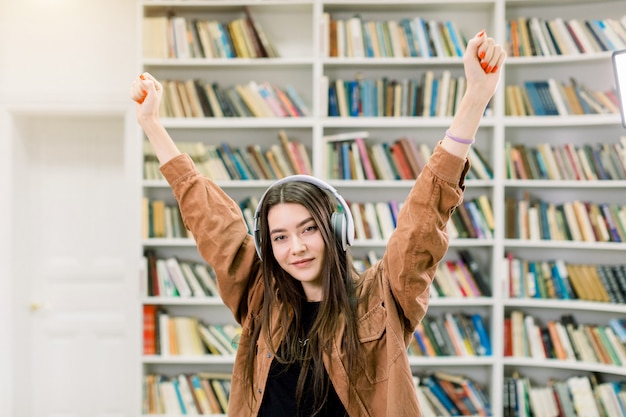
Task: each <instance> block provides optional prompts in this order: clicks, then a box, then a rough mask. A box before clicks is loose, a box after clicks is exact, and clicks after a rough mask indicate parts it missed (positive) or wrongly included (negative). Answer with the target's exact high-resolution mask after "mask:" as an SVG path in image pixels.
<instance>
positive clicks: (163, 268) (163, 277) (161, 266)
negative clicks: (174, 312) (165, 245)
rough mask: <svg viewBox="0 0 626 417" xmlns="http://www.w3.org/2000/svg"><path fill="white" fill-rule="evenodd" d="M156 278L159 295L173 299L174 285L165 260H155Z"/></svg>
mask: <svg viewBox="0 0 626 417" xmlns="http://www.w3.org/2000/svg"><path fill="white" fill-rule="evenodd" d="M156 269H157V277H158V278H159V279H158V282H159V294H161V296H163V297H174V296H175V295H176V292H177V291H176V284H175V283H174V280H173V279H172V276H171V274H170V271H169V269H168V267H167V263H166V262H165V259H157V260H156Z"/></svg>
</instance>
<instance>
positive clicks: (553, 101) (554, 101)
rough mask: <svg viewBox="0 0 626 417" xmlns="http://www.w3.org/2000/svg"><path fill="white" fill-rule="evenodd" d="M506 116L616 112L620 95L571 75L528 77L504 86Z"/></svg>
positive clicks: (612, 89) (617, 111)
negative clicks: (530, 78)
mask: <svg viewBox="0 0 626 417" xmlns="http://www.w3.org/2000/svg"><path fill="white" fill-rule="evenodd" d="M504 110H505V114H506V115H507V116H567V115H586V114H618V113H619V98H618V95H617V92H616V90H615V89H614V88H609V89H607V90H592V89H590V88H588V87H587V86H586V85H584V84H582V83H580V82H579V81H577V80H575V79H574V78H572V77H570V79H569V82H565V81H558V80H556V79H555V78H548V79H547V80H545V79H544V80H527V81H524V82H523V84H521V85H513V84H512V85H507V86H506V87H505V108H504Z"/></svg>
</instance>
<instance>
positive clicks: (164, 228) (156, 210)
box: [141, 196, 192, 239]
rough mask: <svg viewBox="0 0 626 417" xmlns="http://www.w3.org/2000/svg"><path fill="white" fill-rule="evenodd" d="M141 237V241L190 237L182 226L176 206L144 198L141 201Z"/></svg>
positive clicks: (163, 201) (160, 200)
mask: <svg viewBox="0 0 626 417" xmlns="http://www.w3.org/2000/svg"><path fill="white" fill-rule="evenodd" d="M141 236H142V238H143V239H149V238H191V237H192V235H191V232H190V231H189V230H187V229H186V228H185V226H184V224H183V220H182V218H181V215H180V209H179V207H178V205H176V204H168V203H166V201H165V200H162V199H151V198H149V197H146V196H144V197H142V200H141Z"/></svg>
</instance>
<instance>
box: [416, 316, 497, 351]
mask: <svg viewBox="0 0 626 417" xmlns="http://www.w3.org/2000/svg"><path fill="white" fill-rule="evenodd" d="M413 334H414V336H415V337H414V339H413V340H412V341H411V344H410V345H409V350H408V352H409V355H414V356H428V357H437V356H460V357H468V356H491V355H492V348H491V339H490V338H489V333H488V332H487V328H486V326H485V322H484V320H483V318H482V317H481V316H480V314H478V313H473V314H466V313H450V312H448V313H444V314H443V315H442V316H438V317H432V316H431V315H426V316H425V317H424V318H423V319H422V321H421V322H420V324H419V325H418V326H417V329H416V330H415V331H414V332H413Z"/></svg>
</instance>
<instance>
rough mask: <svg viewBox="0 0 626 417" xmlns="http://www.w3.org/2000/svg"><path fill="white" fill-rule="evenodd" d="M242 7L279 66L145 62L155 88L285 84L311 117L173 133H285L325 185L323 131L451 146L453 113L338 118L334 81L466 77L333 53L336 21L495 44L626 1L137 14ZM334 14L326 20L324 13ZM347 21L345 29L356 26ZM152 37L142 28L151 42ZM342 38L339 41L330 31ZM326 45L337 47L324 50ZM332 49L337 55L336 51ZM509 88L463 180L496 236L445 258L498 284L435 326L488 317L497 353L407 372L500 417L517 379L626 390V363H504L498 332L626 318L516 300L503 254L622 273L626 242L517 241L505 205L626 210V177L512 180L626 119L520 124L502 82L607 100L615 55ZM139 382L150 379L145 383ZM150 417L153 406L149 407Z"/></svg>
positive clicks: (159, 246) (174, 251)
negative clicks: (482, 35) (597, 381)
mask: <svg viewBox="0 0 626 417" xmlns="http://www.w3.org/2000/svg"><path fill="white" fill-rule="evenodd" d="M244 6H248V7H249V10H250V12H251V15H252V16H253V17H254V19H255V20H256V21H257V22H258V23H259V24H260V25H261V26H262V28H263V30H264V32H265V33H266V35H267V37H268V39H270V40H271V42H272V44H273V45H274V47H275V49H276V51H278V53H279V57H272V58H204V57H192V58H156V57H146V58H142V59H141V60H140V66H141V70H142V71H149V72H151V73H152V74H154V75H155V76H156V77H157V78H158V79H161V80H164V79H177V80H188V79H194V78H195V79H198V78H199V79H202V80H204V81H211V82H219V83H220V85H223V86H233V85H236V84H247V83H249V82H250V81H255V82H257V83H260V82H265V81H267V82H269V83H271V84H272V85H275V86H277V87H286V86H287V85H292V86H293V87H294V88H295V89H296V90H297V93H298V94H299V96H300V97H301V99H302V100H303V101H304V102H305V104H306V106H307V107H308V109H309V113H308V114H306V115H303V116H301V117H223V118H218V117H184V118H181V117H168V118H165V119H164V124H165V126H166V127H167V129H168V130H169V131H170V132H171V134H172V136H173V137H174V138H175V139H176V140H177V141H180V142H202V143H204V144H208V145H209V144H210V145H219V144H221V143H222V142H224V141H227V142H228V144H229V145H230V146H231V147H241V148H245V147H247V146H248V145H251V144H259V146H261V147H263V148H269V147H271V146H272V145H276V144H279V137H278V134H279V131H280V130H283V131H284V132H285V133H286V135H287V137H288V138H289V139H290V140H297V141H298V142H300V143H302V144H303V145H304V146H305V148H306V149H307V151H308V154H309V156H310V159H311V163H312V171H313V173H314V174H315V175H316V176H319V177H321V178H324V179H328V178H329V175H328V174H329V170H330V168H332V166H329V163H328V159H327V158H326V155H327V150H328V142H327V141H326V140H325V137H326V136H330V135H338V134H346V133H350V132H354V131H366V132H368V133H369V136H368V138H367V143H368V144H385V143H386V144H390V143H392V142H394V141H395V140H396V139H398V138H401V137H411V138H414V139H415V141H416V142H418V143H420V144H424V145H425V146H426V147H430V148H431V149H432V147H433V146H434V145H435V144H436V142H437V141H438V140H440V139H441V137H442V135H443V132H444V131H445V129H446V128H447V126H448V125H449V123H450V121H451V115H449V114H447V115H443V116H436V115H433V116H424V115H420V116H411V115H409V114H407V113H406V108H404V110H402V111H401V112H400V113H399V114H398V113H396V114H394V115H391V116H384V117H381V116H367V117H364V116H361V117H352V116H345V117H334V116H329V114H328V111H327V109H328V104H329V97H328V95H327V94H326V92H327V91H328V88H329V86H331V85H333V84H335V83H336V81H337V80H343V81H350V80H356V79H359V80H381V79H382V78H384V77H386V78H387V79H397V80H402V79H415V80H418V81H421V80H423V79H424V77H425V76H426V74H427V73H428V72H432V73H433V74H434V75H435V77H440V76H442V74H443V73H444V72H446V71H448V72H449V75H450V77H452V78H454V77H459V76H461V75H462V69H463V67H462V62H461V58H460V57H458V56H434V57H425V56H402V57H399V56H384V57H366V56H365V55H366V53H364V54H363V56H361V55H360V54H359V53H358V52H356V55H355V52H354V50H352V55H350V56H341V57H338V56H332V55H333V54H335V52H334V51H335V48H336V47H335V48H334V47H332V43H331V42H330V39H331V38H332V39H334V38H333V37H331V34H330V33H331V20H330V19H329V16H330V17H332V20H343V21H345V22H348V21H349V20H350V19H351V18H354V17H355V16H357V15H358V16H359V17H360V19H361V21H362V22H383V21H385V22H389V21H396V22H401V21H402V19H403V18H411V19H412V18H416V17H422V18H423V19H425V20H426V21H430V22H445V21H447V20H449V21H450V22H453V23H454V24H455V25H456V29H458V31H459V32H460V33H462V34H463V35H464V36H465V37H467V38H469V37H471V36H473V35H474V34H475V33H476V32H478V31H479V30H481V29H486V30H487V32H488V33H489V34H490V35H491V36H493V37H494V38H495V39H497V40H499V41H501V42H506V40H507V39H509V38H508V35H507V33H508V31H507V22H508V21H512V20H517V19H519V18H524V17H528V18H530V17H539V16H541V18H542V19H557V18H563V19H566V20H567V19H574V18H576V19H606V18H608V17H612V16H622V15H623V14H624V11H623V6H621V3H620V2H619V1H617V0H616V1H601V2H593V4H588V2H582V1H578V0H570V1H562V0H554V1H547V2H546V1H513V0H510V1H507V0H490V1H479V0H477V1H464V0H457V1H445V2H441V1H427V2H421V3H420V4H413V3H412V2H407V1H401V0H396V1H392V2H380V1H367V0H361V1H347V0H346V1H321V0H309V1H280V0H272V1H270V0H268V1H255V2H245V1H242V2H240V1H232V2H223V1H185V2H180V1H147V0H146V1H141V2H140V7H141V10H142V12H141V13H140V15H141V17H142V20H141V22H140V23H141V24H142V27H143V24H144V18H145V17H156V16H167V15H169V14H172V15H176V16H184V17H186V18H188V19H189V20H191V19H206V20H217V21H220V22H232V21H234V20H235V19H239V18H242V17H245V13H244V8H243V7H244ZM327 14H328V15H327ZM346 24H349V23H346ZM145 36H147V35H146V34H145V33H144V37H145ZM333 36H335V35H333ZM326 39H328V41H326ZM331 51H333V52H331ZM510 55H511V56H510V57H509V59H508V61H507V64H506V67H505V71H504V73H503V78H502V82H501V86H500V88H499V90H498V92H497V93H496V96H495V97H494V100H493V102H492V105H491V106H490V108H489V109H488V113H487V114H486V115H485V117H484V118H483V121H482V123H481V127H480V129H479V132H478V135H477V138H476V144H475V145H474V146H475V147H476V149H477V150H478V151H479V152H480V153H481V154H482V155H484V157H485V159H486V160H487V161H488V163H489V164H490V166H491V168H492V170H493V178H492V179H470V180H468V181H467V190H466V201H467V200H472V199H475V198H478V197H480V196H486V197H487V199H488V200H489V201H490V203H491V208H492V210H493V215H494V221H495V227H494V228H493V231H492V232H493V236H491V237H488V238H482V239H467V238H453V239H452V241H451V246H450V250H449V252H448V255H446V258H445V259H444V261H446V262H448V261H455V260H457V259H458V258H459V255H458V253H459V251H461V250H467V251H469V252H470V253H471V255H472V257H473V258H474V259H475V261H476V262H477V264H478V266H479V268H480V270H481V271H482V273H483V275H485V276H486V280H487V282H488V284H489V285H490V290H491V296H478V297H465V298H449V297H448V298H446V297H437V298H433V299H432V302H431V306H430V309H429V313H428V316H429V317H433V318H436V317H441V316H444V315H445V314H446V313H461V312H464V313H468V314H478V315H480V316H481V317H482V318H483V320H484V321H485V325H486V328H487V331H488V333H489V335H491V345H492V346H491V347H492V351H493V354H492V355H491V356H437V357H428V356H411V357H410V363H411V366H412V369H413V370H414V372H415V374H416V375H424V374H425V372H426V369H437V370H440V371H443V372H448V373H459V374H462V375H464V376H467V377H469V378H471V379H473V380H475V381H477V382H478V383H480V384H481V385H483V386H484V387H485V388H486V390H487V396H488V398H489V402H490V405H491V410H492V413H493V414H494V415H498V414H499V410H502V409H503V406H504V405H505V404H506V402H507V401H508V398H505V395H504V393H503V391H502V387H503V386H505V385H506V383H508V378H509V377H510V376H511V375H513V374H514V373H515V374H517V373H519V374H521V375H522V376H523V377H527V378H530V379H531V380H532V384H533V385H539V386H541V385H544V386H545V385H547V384H548V381H549V380H550V379H551V378H553V377H556V378H569V377H572V376H578V375H592V374H593V375H600V376H601V377H602V379H603V380H608V381H624V380H626V373H625V372H624V370H623V369H624V368H623V367H619V366H615V365H606V364H599V363H596V364H594V363H587V362H581V361H569V362H568V361H558V360H553V359H541V360H537V359H530V358H521V357H520V358H518V357H506V356H504V354H503V352H504V348H505V346H504V338H503V337H502V334H503V330H502V329H503V328H504V326H505V321H506V319H507V318H508V317H509V316H510V314H511V312H512V311H515V310H519V311H523V312H525V313H526V314H529V315H532V316H534V317H535V318H536V320H537V321H538V322H547V321H549V320H553V319H558V318H559V317H560V316H561V315H562V314H572V315H574V316H575V317H576V318H577V320H578V321H579V322H580V323H596V322H597V324H600V325H606V324H607V323H608V321H609V320H610V319H611V318H613V317H615V316H617V315H619V314H620V313H622V314H623V312H624V310H623V307H621V306H619V305H615V304H611V303H600V302H592V301H580V300H557V301H555V300H539V299H534V298H513V297H511V296H510V295H509V293H508V291H507V290H508V287H507V286H508V279H509V276H508V271H507V269H506V262H505V260H506V256H507V255H508V254H511V256H515V257H519V258H521V259H526V260H529V261H550V260H555V259H560V260H563V261H565V262H566V263H586V264H611V265H615V264H619V263H620V262H622V261H620V260H619V258H620V257H619V254H620V253H623V251H624V250H626V244H624V243H616V242H584V241H555V240H529V239H517V238H515V239H512V238H508V237H507V235H506V234H505V231H506V225H507V222H508V221H509V220H508V219H507V215H506V207H505V201H506V200H507V199H510V198H515V199H520V198H523V196H525V195H529V196H531V198H533V199H541V200H545V201H549V202H552V203H554V204H563V203H565V202H570V201H574V200H584V201H590V202H595V203H597V204H600V203H610V204H615V205H620V206H624V205H625V204H626V200H624V198H623V195H622V194H623V191H624V190H626V181H625V180H603V181H601V180H588V181H576V180H545V179H541V180H538V179H533V180H529V179H508V178H507V176H506V172H507V171H506V170H507V159H506V157H505V148H506V146H507V144H512V145H515V144H524V145H527V146H537V145H539V144H543V143H549V144H552V145H554V146H560V145H565V144H568V143H572V144H574V145H576V146H583V145H584V144H587V143H617V142H619V137H620V136H621V135H624V131H623V129H622V127H621V125H620V119H619V115H618V114H615V113H608V114H585V115H558V116H511V115H510V113H509V112H508V106H507V104H506V103H507V95H506V87H507V86H509V85H522V84H523V83H524V82H525V81H529V80H545V79H549V78H554V79H556V80H558V81H561V82H566V81H568V80H569V78H570V77H574V78H575V79H576V80H577V81H578V82H579V83H584V84H585V85H586V86H587V87H588V88H589V89H590V90H593V91H606V90H608V89H610V88H611V87H613V86H614V81H613V74H612V70H611V66H610V51H604V52H590V53H584V54H570V55H557V56H554V55H553V56H513V55H514V54H510ZM218 182H219V183H220V185H222V186H223V187H224V188H225V189H226V190H227V192H228V193H229V194H230V195H231V196H232V197H233V198H234V199H235V200H237V201H243V200H244V199H246V198H248V197H257V198H258V197H259V196H260V195H261V194H262V193H263V191H264V190H265V188H266V187H267V186H268V185H269V184H271V182H272V181H271V180H267V179H260V180H219V181H218ZM329 182H330V183H331V184H332V185H333V186H335V187H336V188H337V189H338V190H339V192H340V193H341V194H342V195H343V196H344V198H346V200H348V201H350V202H362V203H366V202H367V203H376V202H380V201H385V202H388V201H392V200H395V201H402V200H403V198H404V197H405V196H406V194H407V192H408V190H409V188H410V186H411V184H412V181H411V180H381V179H379V180H375V181H368V180H351V179H350V180H348V179H329ZM142 188H143V195H144V196H146V197H149V198H151V199H162V200H164V201H166V202H168V203H169V204H173V203H174V201H173V197H172V195H171V191H170V190H169V188H168V186H167V185H166V184H165V183H164V182H163V181H161V180H158V179H150V180H144V182H143V187H142ZM384 247H385V241H384V239H378V240H371V239H357V241H356V242H355V245H354V246H353V248H352V252H353V254H354V256H355V258H366V257H367V256H368V255H371V254H377V255H380V254H382V252H383V251H384ZM141 249H142V251H143V250H147V249H150V250H153V251H155V252H156V253H157V254H158V256H161V257H170V256H175V257H179V258H180V259H190V260H194V261H197V262H200V261H201V260H200V259H199V257H198V254H197V252H196V251H195V247H194V243H193V240H192V239H189V238H147V239H144V240H143V244H142V248H141ZM141 303H142V306H143V305H158V306H160V307H161V308H163V309H165V310H167V311H168V313H170V314H173V315H176V314H179V315H191V316H197V317H201V318H202V319H203V320H205V321H207V322H212V323H232V319H231V318H230V315H229V313H228V311H226V309H225V308H224V307H223V306H222V305H221V302H220V300H219V299H218V298H215V297H207V298H195V297H192V298H187V299H181V298H164V297H158V298H155V297H145V298H143V299H142V301H141ZM141 362H142V368H143V375H146V374H148V373H163V374H166V375H169V376H175V375H178V374H179V373H192V372H209V371H210V372H228V371H229V369H231V368H232V362H233V359H232V357H229V356H225V357H222V356H216V355H203V356H199V357H193V356H192V357H188V356H187V357H177V356H169V357H165V356H159V355H151V356H144V357H142V359H141ZM143 375H142V377H143ZM144 413H145V410H144Z"/></svg>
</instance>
